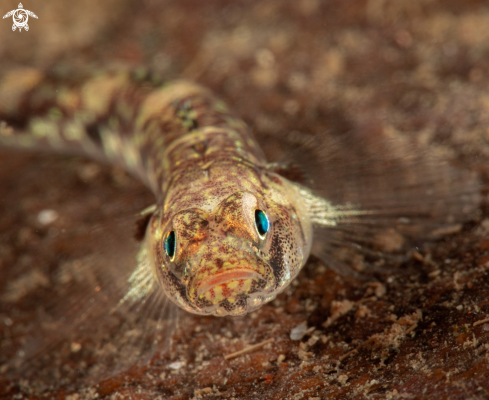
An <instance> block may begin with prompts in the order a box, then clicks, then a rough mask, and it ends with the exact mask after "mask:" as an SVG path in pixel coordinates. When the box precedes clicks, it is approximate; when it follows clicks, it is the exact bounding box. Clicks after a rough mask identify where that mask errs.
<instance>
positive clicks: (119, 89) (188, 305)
mask: <svg viewBox="0 0 489 400" xmlns="http://www.w3.org/2000/svg"><path fill="white" fill-rule="evenodd" d="M26 115H28V116H29V118H27V119H25V117H24V116H26ZM0 120H1V121H3V122H2V127H1V131H0V145H3V146H11V147H20V148H25V149H33V148H35V149H40V148H41V149H42V148H45V149H48V150H55V151H58V152H72V153H79V154H85V155H89V156H91V157H94V158H96V159H99V160H102V161H106V162H109V163H115V164H118V165H121V166H122V167H124V168H125V169H127V170H128V171H129V172H130V173H132V174H133V175H135V176H136V177H138V178H139V179H141V180H142V181H143V182H144V183H145V184H146V185H147V186H148V187H149V188H150V189H151V190H152V191H153V193H154V195H155V198H156V208H155V210H154V212H153V214H152V216H151V218H150V220H149V223H148V226H147V231H146V235H145V239H144V242H143V246H145V250H146V253H145V254H147V257H148V258H149V263H147V264H148V265H150V266H151V269H152V271H146V272H147V273H148V274H152V276H154V277H155V279H156V280H157V281H158V282H159V284H160V287H161V288H162V289H163V290H164V291H165V293H166V295H167V296H168V297H169V298H170V299H171V300H172V301H173V302H175V303H176V304H177V305H179V306H180V307H182V308H184V309H186V310H188V311H190V312H192V313H197V314H213V315H240V314H244V313H247V312H250V311H252V310H254V309H256V308H257V307H259V306H260V305H262V304H263V303H265V302H267V301H270V300H271V299H273V298H274V297H275V296H276V294H277V293H279V292H280V291H282V290H283V289H284V288H285V287H286V286H287V285H288V284H289V283H290V281H291V280H292V279H293V278H294V277H295V276H296V275H297V273H298V272H299V270H300V268H301V267H302V266H303V265H304V263H305V262H306V260H307V257H308V255H309V251H310V247H311V240H312V228H311V223H310V220H309V215H308V213H307V210H306V209H305V208H304V206H303V202H302V200H301V197H300V195H299V192H298V190H297V188H296V186H295V185H294V184H292V183H290V182H289V181H287V180H286V179H285V178H283V177H281V176H279V175H277V174H276V173H275V172H273V168H270V167H269V166H268V165H267V162H266V160H265V157H264V155H263V153H262V151H261V150H260V148H259V146H258V144H257V142H256V141H255V139H254V138H253V136H252V135H251V132H250V130H249V128H248V127H247V126H246V124H245V123H244V122H243V121H241V120H240V119H238V118H237V117H235V116H234V115H233V114H232V113H231V112H230V111H229V110H228V109H227V107H226V105H225V104H224V103H223V102H222V101H220V100H218V99H217V98H215V97H214V96H213V95H212V94H211V93H210V92H209V91H208V90H206V89H204V88H202V87H201V86H198V85H196V84H193V83H189V82H185V81H175V82H169V83H161V82H154V80H151V79H150V78H148V75H146V74H134V73H130V72H126V71H114V72H104V73H100V74H94V75H92V76H88V77H76V78H72V77H70V78H65V80H64V81H63V80H60V79H59V78H58V79H57V80H55V79H53V78H52V77H49V76H46V75H44V74H43V73H41V72H40V71H37V70H25V71H21V72H19V71H16V72H14V73H11V74H7V75H6V76H4V77H3V79H2V80H1V81H0ZM257 209H259V210H262V211H263V212H264V213H266V215H267V216H268V218H269V220H270V230H269V232H267V233H266V234H265V235H264V237H263V238H261V237H260V235H259V234H258V232H257V228H256V225H255V220H254V219H255V211H256V210H257ZM172 231H173V232H174V233H175V237H176V247H175V250H176V251H175V255H174V259H173V260H172V259H171V258H170V257H169V255H168V254H167V252H166V251H165V246H164V240H165V238H166V237H167V236H168V234H169V233H170V232H172ZM146 281H147V280H145V282H146ZM138 290H141V291H144V290H145V289H144V288H143V287H141V288H139V289H138ZM136 291H137V290H136ZM133 292H134V289H133ZM139 297H140V293H139Z"/></svg>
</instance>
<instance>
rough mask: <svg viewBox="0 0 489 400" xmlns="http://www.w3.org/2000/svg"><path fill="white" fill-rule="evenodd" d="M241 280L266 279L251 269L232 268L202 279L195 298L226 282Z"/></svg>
mask: <svg viewBox="0 0 489 400" xmlns="http://www.w3.org/2000/svg"><path fill="white" fill-rule="evenodd" d="M242 279H262V280H266V278H265V277H264V276H263V275H262V274H260V273H259V272H257V271H255V270H253V269H251V268H233V269H231V270H228V271H224V272H220V273H218V274H215V275H213V276H210V277H208V278H206V279H204V280H203V281H202V282H201V283H200V284H199V287H198V288H197V296H200V295H202V294H203V293H205V292H207V291H208V290H210V289H212V288H214V287H216V286H219V285H222V284H224V283H227V282H231V281H237V280H242Z"/></svg>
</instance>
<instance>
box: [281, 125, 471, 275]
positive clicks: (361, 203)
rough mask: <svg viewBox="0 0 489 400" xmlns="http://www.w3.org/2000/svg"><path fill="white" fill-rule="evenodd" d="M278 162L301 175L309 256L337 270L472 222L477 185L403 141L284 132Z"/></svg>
mask: <svg viewBox="0 0 489 400" xmlns="http://www.w3.org/2000/svg"><path fill="white" fill-rule="evenodd" d="M287 143H288V145H284V146H283V148H282V150H283V153H282V157H283V158H282V160H281V161H282V162H284V161H285V159H286V158H289V160H290V161H291V162H293V163H294V164H295V165H297V166H298V167H299V168H301V169H303V170H304V171H305V172H306V175H307V177H308V180H307V181H306V185H307V186H309V187H310V190H303V196H304V200H305V201H306V202H307V203H308V205H309V209H310V213H311V217H312V220H313V223H314V243H313V248H312V253H313V254H314V255H316V256H317V257H319V258H320V259H322V260H323V261H324V262H325V263H326V264H327V265H328V266H330V267H331V268H334V269H335V270H337V271H339V272H345V271H348V270H350V269H351V268H353V269H354V270H363V269H364V268H365V267H366V266H367V265H370V266H372V263H371V262H370V263H369V262H368V261H374V262H375V261H377V265H380V264H381V262H380V263H379V262H378V261H379V260H380V261H381V260H382V258H383V257H385V256H386V254H390V255H391V257H392V255H393V254H396V253H397V254H403V253H404V254H405V250H406V248H407V247H408V245H412V244H413V241H414V240H418V239H419V240H425V239H433V238H437V237H440V236H442V235H443V234H447V233H450V232H455V231H457V230H459V229H460V228H461V225H460V223H461V222H463V221H466V220H467V219H469V218H471V217H473V216H474V211H475V210H477V208H478V206H479V204H480V201H481V196H480V183H479V181H478V179H477V176H476V175H475V174H474V173H471V172H469V171H465V170H461V169H458V168H455V167H453V166H451V165H449V163H448V162H447V161H446V160H444V159H443V157H442V156H441V155H440V153H439V151H437V150H436V149H433V148H421V147H419V146H417V145H416V144H414V143H413V142H411V141H409V140H408V139H406V138H402V137H395V138H388V137H386V136H383V135H366V134H364V135H361V134H354V133H348V134H343V135H337V136H327V135H315V136H313V135H304V134H300V133H292V134H290V135H289V136H288V141H287Z"/></svg>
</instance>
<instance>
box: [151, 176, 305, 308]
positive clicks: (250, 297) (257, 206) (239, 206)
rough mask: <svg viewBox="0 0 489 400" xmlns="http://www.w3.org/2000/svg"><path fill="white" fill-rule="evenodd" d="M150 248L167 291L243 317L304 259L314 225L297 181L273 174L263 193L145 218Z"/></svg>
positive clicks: (182, 301) (181, 302) (188, 303)
mask: <svg viewBox="0 0 489 400" xmlns="http://www.w3.org/2000/svg"><path fill="white" fill-rule="evenodd" d="M150 230H151V231H152V232H151V233H150V235H149V237H150V238H152V239H153V241H152V243H151V244H150V246H151V253H152V254H153V256H152V257H153V259H154V263H155V270H156V275H157V278H158V280H159V282H160V283H161V285H162V287H163V289H164V291H165V293H166V295H167V296H168V297H169V298H170V299H171V300H172V301H173V302H174V303H176V304H177V305H178V306H180V307H182V308H184V309H185V310H187V311H189V312H192V313H195V314H203V315H216V316H225V315H242V314H246V313H248V312H251V311H253V310H255V309H257V308H258V307H260V306H261V305H262V304H264V303H266V302H268V301H270V300H272V299H274V298H275V296H276V295H277V294H278V293H280V292H281V291H282V290H283V289H284V288H285V287H286V286H287V285H288V284H289V283H290V282H291V281H292V280H293V279H294V278H295V276H296V275H297V273H298V272H299V270H300V269H301V267H302V266H303V265H304V263H305V262H306V260H307V258H308V255H309V251H310V247H311V241H312V229H311V224H310V221H309V217H308V215H307V212H306V211H305V207H304V206H303V205H302V204H301V199H300V196H299V195H298V192H297V190H296V189H295V187H294V185H293V184H291V183H290V182H288V181H287V180H285V179H283V178H281V177H278V176H274V177H272V179H267V181H266V182H265V183H264V188H263V190H261V191H257V190H254V191H250V190H240V191H236V192H234V193H231V194H229V193H228V195H227V196H225V197H223V198H222V199H220V201H219V202H216V204H215V205H214V207H212V208H209V207H207V208H206V207H202V208H187V209H184V210H181V211H177V212H175V213H174V214H173V215H171V216H166V217H165V218H163V217H162V216H161V214H160V213H155V215H154V216H153V218H152V221H151V222H150Z"/></svg>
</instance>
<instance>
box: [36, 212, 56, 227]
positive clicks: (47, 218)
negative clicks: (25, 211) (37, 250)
mask: <svg viewBox="0 0 489 400" xmlns="http://www.w3.org/2000/svg"><path fill="white" fill-rule="evenodd" d="M57 219H58V213H57V212H56V211H54V210H42V211H41V212H39V214H37V220H38V221H39V223H40V224H41V225H49V224H51V223H53V222H54V221H56V220H57Z"/></svg>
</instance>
